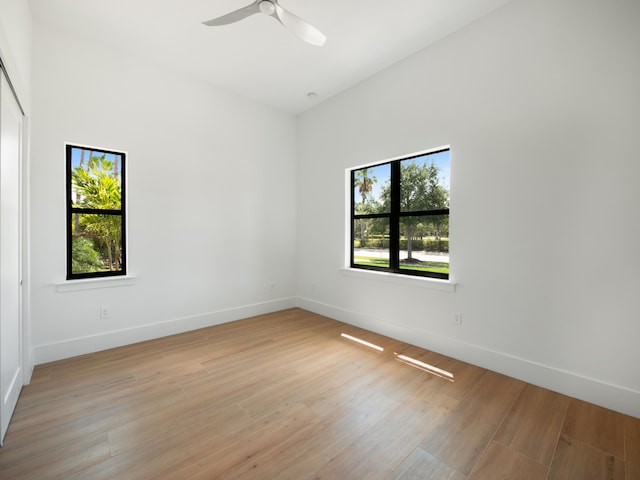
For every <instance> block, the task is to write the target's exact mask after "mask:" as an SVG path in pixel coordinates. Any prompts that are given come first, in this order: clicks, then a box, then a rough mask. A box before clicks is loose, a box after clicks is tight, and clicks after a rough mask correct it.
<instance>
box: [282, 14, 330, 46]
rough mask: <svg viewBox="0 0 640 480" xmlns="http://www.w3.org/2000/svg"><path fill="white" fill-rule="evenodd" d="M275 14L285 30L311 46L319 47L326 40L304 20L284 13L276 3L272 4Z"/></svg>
mask: <svg viewBox="0 0 640 480" xmlns="http://www.w3.org/2000/svg"><path fill="white" fill-rule="evenodd" d="M274 6H275V7H276V8H275V14H274V15H273V16H274V17H275V18H276V19H277V20H278V21H279V22H280V23H281V24H282V25H284V26H285V28H286V29H287V30H289V31H290V32H291V33H293V34H294V35H295V36H297V37H299V38H300V39H301V40H304V41H305V42H307V43H310V44H311V45H317V46H319V47H321V46H322V45H324V42H325V41H326V40H327V37H326V36H325V35H324V34H323V33H322V32H321V31H320V30H318V29H317V28H316V27H314V26H313V25H311V24H309V23H308V22H307V21H306V20H303V19H302V18H300V17H298V16H296V15H294V14H293V13H291V12H288V11H286V10H285V9H284V8H282V7H281V6H280V5H278V4H277V3H274Z"/></svg>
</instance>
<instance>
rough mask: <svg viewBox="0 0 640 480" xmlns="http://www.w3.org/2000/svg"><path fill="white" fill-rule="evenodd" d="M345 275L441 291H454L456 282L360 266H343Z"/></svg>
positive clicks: (342, 270)
mask: <svg viewBox="0 0 640 480" xmlns="http://www.w3.org/2000/svg"><path fill="white" fill-rule="evenodd" d="M341 272H342V274H343V275H345V276H347V277H355V278H365V279H367V280H377V281H382V282H388V283H395V284H398V285H406V286H410V287H418V288H428V289H431V290H439V291H441V292H450V293H454V292H455V291H456V284H455V283H452V282H450V281H449V280H440V279H437V278H428V277H414V276H409V275H399V274H397V273H387V272H374V271H372V270H361V269H358V268H343V269H341Z"/></svg>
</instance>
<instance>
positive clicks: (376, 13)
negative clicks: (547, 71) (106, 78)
mask: <svg viewBox="0 0 640 480" xmlns="http://www.w3.org/2000/svg"><path fill="white" fill-rule="evenodd" d="M509 1H510V0H399V1H392V0H280V5H281V6H282V7H283V8H285V9H287V10H289V11H291V12H292V13H294V14H296V15H298V16H299V17H302V18H304V19H305V20H307V21H308V22H309V23H311V24H313V25H314V26H315V27H316V28H318V29H319V30H320V31H322V32H323V33H324V34H325V35H326V36H327V42H326V44H325V45H324V46H323V47H316V46H312V45H309V44H306V43H304V42H302V41H301V40H298V39H297V38H296V37H294V36H293V35H292V34H291V33H289V32H288V31H287V30H285V29H284V27H282V25H280V24H279V23H277V22H276V21H275V20H274V19H272V18H269V17H266V16H264V15H254V16H251V17H249V18H246V19H244V20H242V21H241V22H238V23H235V24H232V25H226V26H223V27H206V26H204V25H202V24H201V22H203V21H206V20H210V19H212V18H215V17H218V16H220V15H223V14H225V13H228V12H230V11H232V10H235V9H237V8H240V7H243V6H245V5H247V4H249V3H251V0H30V5H31V10H32V13H33V17H34V20H35V21H36V23H38V22H41V23H46V24H51V25H53V26H55V27H58V28H62V29H64V30H66V31H68V32H70V33H72V34H75V35H77V36H79V37H81V38H86V39H90V40H92V41H95V42H97V43H100V44H103V45H107V46H111V47H113V48H116V49H120V50H126V51H129V52H131V53H133V54H135V55H138V56H141V57H144V58H147V59H150V60H152V61H154V62H156V63H157V64H160V65H163V66H166V67H168V68H171V69H173V70H176V71H180V72H183V73H186V74H188V75H191V76H194V77H197V78H200V79H204V80H205V81H207V82H210V83H212V84H214V85H216V86H219V87H222V88H225V89H227V90H231V91H234V92H236V93H239V94H241V95H243V96H246V97H249V98H251V99H253V100H256V101H259V102H262V103H265V104H268V105H272V106H275V107H277V108H279V109H282V110H284V111H286V112H290V113H293V114H299V113H301V112H304V111H305V110H307V109H309V108H311V107H313V106H315V105H316V104H318V103H319V102H321V101H323V100H325V99H327V98H329V97H331V96H332V95H335V94H337V93H339V92H341V91H343V90H345V89H347V88H349V87H350V86H352V85H354V84H356V83H358V82H360V81H362V80H364V79H365V78H367V77H369V76H371V75H373V74H374V73H376V72H378V71H380V70H382V69H384V68H386V67H388V66H390V65H392V64H393V63H395V62H397V61H399V60H401V59H402V58H404V57H407V56H408V55H411V54H412V53H415V52H417V51H419V50H421V49H423V48H425V47H426V46H428V45H429V44H431V43H433V42H435V41H437V40H438V39H440V38H442V37H444V36H446V35H448V34H450V33H452V32H453V31H455V30H458V29H460V28H461V27H463V26H465V25H467V24H469V23H470V22H473V21H474V20H476V19H478V18H480V17H481V16H483V15H486V14H487V13H489V12H490V11H492V10H494V9H495V8H498V7H500V6H502V5H504V4H506V3H508V2H509ZM36 28H37V27H36ZM308 92H317V97H316V98H313V99H311V98H308V96H307V93H308Z"/></svg>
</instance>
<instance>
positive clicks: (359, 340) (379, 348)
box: [340, 333, 384, 352]
mask: <svg viewBox="0 0 640 480" xmlns="http://www.w3.org/2000/svg"><path fill="white" fill-rule="evenodd" d="M340 336H341V337H343V338H346V339H347V340H351V341H352V342H356V343H359V344H360V345H364V346H365V347H369V348H373V349H374V350H377V351H379V352H384V348H382V347H381V346H379V345H376V344H375V343H370V342H367V341H365V340H362V339H361V338H358V337H352V336H351V335H347V334H346V333H343V334H341V335H340Z"/></svg>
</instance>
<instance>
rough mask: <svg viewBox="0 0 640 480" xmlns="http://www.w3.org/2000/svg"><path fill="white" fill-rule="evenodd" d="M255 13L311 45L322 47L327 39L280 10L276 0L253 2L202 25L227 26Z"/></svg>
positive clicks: (298, 18) (288, 13) (296, 17)
mask: <svg viewBox="0 0 640 480" xmlns="http://www.w3.org/2000/svg"><path fill="white" fill-rule="evenodd" d="M255 13H263V14H264V15H267V16H269V17H273V18H275V19H276V20H277V21H278V22H280V23H281V24H282V25H284V27H285V28H286V29H287V30H289V31H290V32H291V33H293V34H294V35H295V36H297V37H298V38H300V39H301V40H304V41H305V42H307V43H310V44H311V45H317V46H322V45H324V42H325V41H326V39H327V37H326V36H325V35H324V34H323V33H322V32H320V30H318V29H317V28H316V27H314V26H313V25H311V24H309V23H308V22H306V21H305V20H303V19H301V18H300V17H298V16H296V15H294V14H293V13H291V12H288V11H287V10H285V9H284V8H282V7H281V6H280V4H279V3H278V0H255V1H254V2H253V3H252V4H250V5H247V6H246V7H242V8H239V9H238V10H234V11H233V12H230V13H227V14H226V15H222V16H221V17H218V18H214V19H213V20H209V21H208V22H202V23H204V24H205V25H207V26H209V27H216V26H219V25H228V24H230V23H235V22H237V21H239V20H242V19H243V18H246V17H249V16H251V15H253V14H255Z"/></svg>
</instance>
